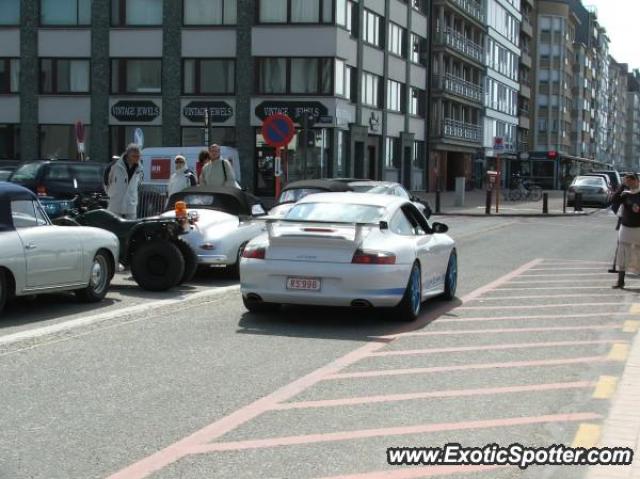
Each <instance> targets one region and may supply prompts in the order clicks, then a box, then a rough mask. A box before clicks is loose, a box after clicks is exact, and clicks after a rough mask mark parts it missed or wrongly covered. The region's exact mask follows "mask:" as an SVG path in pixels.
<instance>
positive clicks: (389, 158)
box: [384, 137, 400, 168]
mask: <svg viewBox="0 0 640 479" xmlns="http://www.w3.org/2000/svg"><path fill="white" fill-rule="evenodd" d="M385 146H386V148H385V154H384V167H385V168H400V138H388V137H387V138H385Z"/></svg>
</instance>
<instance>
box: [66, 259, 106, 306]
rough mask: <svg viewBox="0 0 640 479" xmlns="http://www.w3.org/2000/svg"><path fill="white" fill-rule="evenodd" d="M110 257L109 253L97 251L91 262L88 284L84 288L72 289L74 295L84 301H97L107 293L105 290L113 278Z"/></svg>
mask: <svg viewBox="0 0 640 479" xmlns="http://www.w3.org/2000/svg"><path fill="white" fill-rule="evenodd" d="M112 268H113V267H112V265H111V258H110V257H109V253H106V252H105V251H98V252H97V253H96V255H95V256H94V258H93V262H92V263H91V272H90V277H89V284H88V285H87V287H86V288H83V289H79V290H77V291H74V292H75V294H76V297H77V298H78V299H79V300H80V301H83V302H85V303H97V302H98V301H102V300H103V299H104V297H105V296H106V295H107V290H108V289H109V285H110V284H111V278H113V271H112Z"/></svg>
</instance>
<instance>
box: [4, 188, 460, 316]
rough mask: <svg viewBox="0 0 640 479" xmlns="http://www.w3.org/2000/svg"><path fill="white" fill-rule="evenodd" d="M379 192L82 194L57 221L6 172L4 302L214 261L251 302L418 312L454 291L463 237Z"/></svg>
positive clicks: (144, 278) (189, 269) (91, 295)
mask: <svg viewBox="0 0 640 479" xmlns="http://www.w3.org/2000/svg"><path fill="white" fill-rule="evenodd" d="M347 183H349V184H347ZM351 183H352V182H342V184H345V185H346V186H347V188H349V189H351V188H353V184H351ZM370 183H372V182H370ZM372 185H373V183H372ZM367 186H369V185H367ZM375 186H376V185H373V187H374V189H375ZM378 186H380V187H383V188H388V185H386V184H384V183H380V184H379V185H378ZM319 190H320V191H324V190H323V189H319ZM289 191H291V190H289ZM389 191H391V190H389ZM377 193H378V194H374V193H357V192H353V191H348V192H344V193H338V194H334V193H317V192H315V191H314V192H313V194H307V195H306V196H305V195H303V194H299V196H304V198H302V199H301V200H300V201H298V202H294V203H291V204H290V206H291V207H290V209H289V211H288V212H286V213H285V214H283V215H278V216H267V214H266V212H265V209H264V208H263V206H262V204H261V203H260V201H259V200H258V199H257V198H256V197H254V196H253V195H251V194H250V193H247V192H244V191H240V190H237V189H234V188H210V187H193V188H189V189H186V190H184V191H182V192H179V193H176V194H175V195H173V196H172V197H171V198H170V199H169V202H168V204H167V206H166V211H165V212H164V213H162V214H161V215H160V216H157V217H152V218H145V219H141V220H132V221H130V220H123V219H122V218H119V217H117V216H116V215H114V214H113V213H111V212H109V211H107V210H106V209H104V206H105V199H104V197H102V196H100V195H96V194H90V195H88V194H79V195H76V197H74V198H71V199H68V200H63V201H69V202H71V204H72V206H73V207H72V208H69V209H65V211H64V213H65V214H64V215H63V216H62V217H60V218H57V219H56V220H55V224H54V223H52V222H51V220H50V219H49V217H48V215H47V213H46V212H45V210H44V209H43V208H42V205H41V204H40V201H39V198H38V196H37V195H36V194H35V193H34V192H33V191H30V190H29V189H27V188H25V187H22V186H19V185H16V184H10V183H0V232H1V233H0V243H1V244H2V248H0V309H1V307H2V306H4V303H5V302H6V300H7V298H9V297H12V296H21V295H33V294H40V293H48V292H59V291H74V292H76V294H77V295H78V296H79V297H80V298H82V299H84V300H88V301H98V300H100V299H102V298H103V297H104V295H105V294H106V291H107V290H108V288H109V285H110V282H111V279H112V278H113V276H114V273H115V271H116V269H117V267H118V264H120V265H123V266H125V267H129V268H130V269H131V273H132V276H133V278H134V279H135V280H136V281H137V282H138V284H139V285H140V286H141V287H143V288H145V289H148V290H153V291H164V290H166V289H169V288H172V287H174V286H176V285H178V284H181V283H184V282H187V281H189V280H190V279H191V278H192V277H193V275H194V274H195V272H196V269H197V268H198V266H201V267H211V266H217V267H226V268H229V269H231V270H232V271H233V272H234V273H236V274H238V275H239V276H240V278H241V288H242V292H243V299H244V301H245V304H246V305H247V308H248V309H250V310H251V311H264V310H267V309H275V308H276V307H277V306H278V305H280V304H283V303H293V304H319V305H338V306H352V307H358V308H364V307H387V306H397V308H396V310H397V312H398V316H399V317H402V318H404V319H412V318H414V317H415V316H416V315H417V312H418V311H419V305H420V303H421V302H422V301H423V300H424V299H426V298H428V297H431V296H433V295H436V294H445V295H446V296H453V294H455V287H456V282H457V261H456V254H455V248H454V245H453V241H452V240H451V239H450V238H449V237H448V236H446V234H445V233H446V227H445V226H444V225H439V224H437V223H434V224H433V226H431V225H429V222H428V220H427V218H426V217H425V214H424V213H423V212H422V211H421V209H419V207H418V206H423V207H425V206H424V205H421V204H418V206H416V204H414V202H412V201H411V200H412V199H413V198H411V197H409V198H406V197H402V196H401V195H398V194H389V193H386V194H385V193H382V192H381V191H378V192H377ZM287 204H289V203H287ZM425 209H426V208H425ZM5 245H6V247H5Z"/></svg>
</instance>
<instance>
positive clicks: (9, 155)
mask: <svg viewBox="0 0 640 479" xmlns="http://www.w3.org/2000/svg"><path fill="white" fill-rule="evenodd" d="M0 158H1V159H8V160H18V159H20V126H19V125H11V124H4V125H2V124H0Z"/></svg>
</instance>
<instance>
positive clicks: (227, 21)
mask: <svg viewBox="0 0 640 479" xmlns="http://www.w3.org/2000/svg"><path fill="white" fill-rule="evenodd" d="M183 14H184V24H185V25H234V24H235V23H237V17H238V5H237V0H183Z"/></svg>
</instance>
